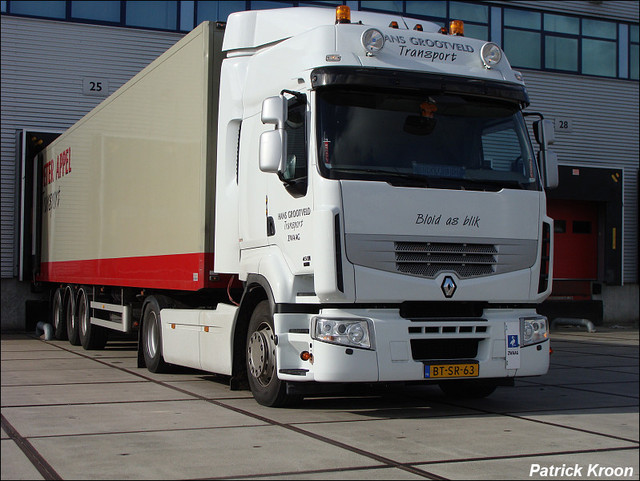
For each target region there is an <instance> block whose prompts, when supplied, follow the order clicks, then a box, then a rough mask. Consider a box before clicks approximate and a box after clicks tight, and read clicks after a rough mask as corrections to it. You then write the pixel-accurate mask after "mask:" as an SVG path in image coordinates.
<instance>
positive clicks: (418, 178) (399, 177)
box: [331, 167, 429, 187]
mask: <svg viewBox="0 0 640 481" xmlns="http://www.w3.org/2000/svg"><path fill="white" fill-rule="evenodd" d="M331 171H332V172H343V173H345V174H359V175H364V176H368V175H366V174H369V175H370V174H373V175H374V176H375V177H376V178H375V180H383V181H386V182H388V183H389V184H391V185H397V186H403V187H406V186H415V187H429V178H428V177H425V176H424V175H420V174H412V173H410V172H393V171H391V170H378V169H344V168H342V167H334V168H332V169H331ZM389 177H392V179H389Z"/></svg>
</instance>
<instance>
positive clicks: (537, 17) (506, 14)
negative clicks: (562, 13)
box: [502, 8, 542, 69]
mask: <svg viewBox="0 0 640 481" xmlns="http://www.w3.org/2000/svg"><path fill="white" fill-rule="evenodd" d="M502 17H503V18H502V23H503V25H504V31H503V34H502V38H503V47H502V48H503V50H504V53H505V54H506V55H507V58H508V59H509V62H510V63H511V65H513V66H516V67H525V68H534V69H539V68H540V65H541V61H542V53H541V46H540V45H541V34H540V27H541V22H542V15H541V14H540V13H538V12H530V11H527V10H513V9H509V8H505V9H504V10H503V12H502ZM523 45H526V48H523Z"/></svg>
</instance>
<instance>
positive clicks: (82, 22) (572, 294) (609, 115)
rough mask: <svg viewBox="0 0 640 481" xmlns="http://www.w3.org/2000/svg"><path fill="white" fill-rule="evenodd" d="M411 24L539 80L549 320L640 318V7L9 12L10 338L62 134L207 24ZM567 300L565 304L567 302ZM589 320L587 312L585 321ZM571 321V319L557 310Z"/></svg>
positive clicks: (77, 5)
mask: <svg viewBox="0 0 640 481" xmlns="http://www.w3.org/2000/svg"><path fill="white" fill-rule="evenodd" d="M340 4H347V5H349V6H350V7H351V8H352V9H354V10H371V11H382V12H392V13H399V14H402V15H406V16H410V17H416V18H421V19H425V20H428V21H432V22H436V23H439V24H441V25H443V26H444V25H447V24H448V22H449V21H450V20H454V19H456V20H463V21H464V22H465V35H467V36H470V37H476V38H481V39H485V40H490V41H493V42H495V43H498V44H499V45H501V46H502V48H503V49H504V50H505V52H506V54H507V57H508V59H509V61H510V62H511V64H512V66H514V68H517V69H518V70H520V71H521V72H522V73H523V75H524V78H525V82H526V84H527V89H528V91H529V96H530V98H531V100H532V104H531V106H530V107H529V108H528V109H527V110H528V111H531V112H540V113H542V114H543V115H544V116H545V118H549V119H553V120H554V123H555V132H556V142H555V144H554V146H553V148H554V150H555V151H556V152H557V154H558V157H559V162H560V186H559V187H558V188H557V189H555V190H552V191H549V192H548V209H549V213H550V216H551V217H553V218H554V220H555V227H554V231H555V246H556V251H555V262H554V271H555V272H554V290H553V295H552V298H551V299H550V300H549V301H548V302H547V303H545V305H543V306H542V310H543V311H544V310H545V309H551V308H552V307H553V308H556V309H560V310H562V309H564V310H565V311H566V312H567V314H565V315H568V316H574V317H575V316H577V317H588V316H592V317H593V319H592V320H594V321H595V322H596V323H599V322H603V321H608V322H624V321H635V322H636V323H637V320H638V154H639V150H638V149H639V146H638V128H639V126H638V115H639V114H638V57H639V40H638V20H639V14H638V5H639V4H638V2H635V1H633V2H629V1H508V2H507V1H487V2H482V1H474V2H464V1H428V2H425V1H409V0H406V1H347V2H336V1H324V2H323V1H315V2H313V1H309V2H302V1H300V2H299V1H282V2H280V1H224V2H217V1H199V0H196V1H184V0H183V1H133V0H122V1H96V0H92V1H75V0H60V1H46V2H45V1H17V0H7V1H2V2H1V14H2V15H1V19H2V25H1V32H2V40H1V48H2V52H1V53H2V55H1V61H2V66H1V75H2V84H1V96H2V146H1V174H2V176H1V194H2V205H1V207H2V208H1V214H2V219H1V248H2V252H1V265H0V271H1V277H2V329H3V330H4V329H21V328H24V327H25V326H26V317H27V308H26V307H25V304H26V301H27V300H29V299H35V298H37V293H34V292H32V289H31V286H30V283H29V282H27V281H26V280H24V279H28V278H29V275H28V269H29V266H28V265H27V262H26V259H27V257H28V252H25V249H27V250H28V247H25V246H28V242H26V239H24V232H25V228H24V225H22V220H21V219H22V211H23V210H24V209H28V208H29V206H30V202H29V199H27V198H25V194H24V189H23V188H22V181H23V177H24V172H25V169H26V166H27V163H28V162H30V161H31V160H30V159H31V158H32V157H33V155H34V154H35V153H36V152H37V151H38V150H39V149H41V148H42V146H44V145H46V143H48V142H49V141H51V140H52V139H53V138H55V136H56V135H57V134H58V133H60V132H62V131H64V130H65V129H67V128H68V127H70V126H71V125H72V124H73V123H75V122H76V121H77V120H78V119H79V118H81V117H82V116H83V115H84V114H86V113H87V112H88V111H89V110H91V109H92V108H93V107H95V106H96V105H97V104H98V103H99V102H100V101H101V100H103V99H104V98H106V97H107V96H108V95H109V94H111V93H113V92H115V90H116V89H118V88H119V87H120V86H121V85H122V84H124V83H125V82H126V81H127V80H128V79H130V78H131V77H133V76H134V75H135V74H136V73H137V72H139V71H140V70H141V69H142V68H144V67H145V66H146V65H148V64H149V63H150V62H151V61H152V60H154V59H155V58H156V57H158V56H159V55H160V54H161V53H162V52H164V51H165V50H167V49H168V48H169V47H170V46H171V45H173V44H174V43H175V42H176V41H178V40H179V39H180V38H182V37H183V36H184V35H185V34H186V33H187V32H189V31H190V30H192V29H193V28H194V27H195V26H196V25H198V24H199V23H200V22H202V21H204V20H214V21H221V22H224V21H225V20H226V18H227V16H228V15H229V13H231V12H233V11H239V10H249V9H262V8H280V7H290V6H314V5H315V6H322V7H331V8H332V7H334V6H335V5H340ZM554 303H556V305H554ZM583 311H584V312H583ZM557 312H560V311H557Z"/></svg>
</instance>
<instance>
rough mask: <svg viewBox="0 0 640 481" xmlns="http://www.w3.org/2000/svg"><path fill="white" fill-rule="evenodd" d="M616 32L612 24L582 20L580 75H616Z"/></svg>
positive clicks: (614, 25)
mask: <svg viewBox="0 0 640 481" xmlns="http://www.w3.org/2000/svg"><path fill="white" fill-rule="evenodd" d="M617 31H618V29H617V27H616V24H615V23H614V22H605V21H602V20H591V19H586V18H585V19H582V73H584V74H589V75H600V76H603V77H615V76H616V75H617V65H618V55H617V52H618V49H617V42H616V40H617V36H618V34H617Z"/></svg>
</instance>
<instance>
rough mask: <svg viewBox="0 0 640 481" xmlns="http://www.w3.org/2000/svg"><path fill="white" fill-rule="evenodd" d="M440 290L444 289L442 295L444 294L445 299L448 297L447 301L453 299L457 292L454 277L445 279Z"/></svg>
mask: <svg viewBox="0 0 640 481" xmlns="http://www.w3.org/2000/svg"><path fill="white" fill-rule="evenodd" d="M440 289H442V293H443V294H444V297H446V298H447V299H449V298H451V297H453V293H454V292H456V283H455V282H453V277H451V276H447V277H445V278H444V280H443V281H442V285H441V286H440Z"/></svg>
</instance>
